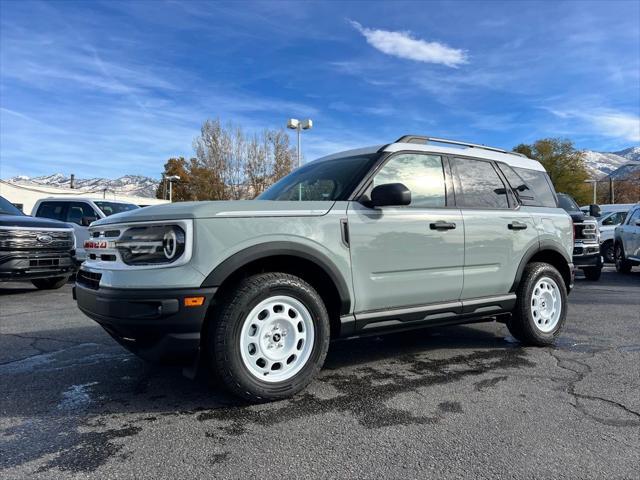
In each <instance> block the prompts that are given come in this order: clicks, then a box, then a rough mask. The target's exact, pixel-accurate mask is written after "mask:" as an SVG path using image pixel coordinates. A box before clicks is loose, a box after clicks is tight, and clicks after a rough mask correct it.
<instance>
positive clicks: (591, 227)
mask: <svg viewBox="0 0 640 480" xmlns="http://www.w3.org/2000/svg"><path fill="white" fill-rule="evenodd" d="M573 228H574V232H575V239H576V240H583V241H585V240H586V241H591V242H596V241H597V239H598V229H597V224H596V223H595V222H593V223H592V222H585V223H576V224H574V226H573Z"/></svg>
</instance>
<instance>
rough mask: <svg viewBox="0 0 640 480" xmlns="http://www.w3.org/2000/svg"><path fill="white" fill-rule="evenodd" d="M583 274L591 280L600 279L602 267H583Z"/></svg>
mask: <svg viewBox="0 0 640 480" xmlns="http://www.w3.org/2000/svg"><path fill="white" fill-rule="evenodd" d="M582 271H583V272H584V276H585V278H586V279H587V280H590V281H592V282H595V281H598V280H600V276H601V275H602V267H587V268H583V269H582Z"/></svg>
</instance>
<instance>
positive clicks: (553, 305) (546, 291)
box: [531, 277, 562, 333]
mask: <svg viewBox="0 0 640 480" xmlns="http://www.w3.org/2000/svg"><path fill="white" fill-rule="evenodd" d="M561 314H562V296H561V295H560V289H559V288H558V284H557V283H556V282H555V280H553V279H552V278H549V277H542V278H540V279H539V280H538V281H537V283H536V285H535V287H533V292H532V294H531V316H532V317H533V323H534V324H535V326H536V328H537V329H538V330H540V331H541V332H544V333H549V332H551V331H552V330H553V329H554V328H555V327H556V325H557V324H558V320H560V315H561Z"/></svg>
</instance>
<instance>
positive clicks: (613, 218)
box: [602, 212, 627, 226]
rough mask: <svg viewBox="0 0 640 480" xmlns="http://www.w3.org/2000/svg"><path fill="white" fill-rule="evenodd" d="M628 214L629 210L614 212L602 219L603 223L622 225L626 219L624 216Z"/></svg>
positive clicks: (604, 224) (605, 224)
mask: <svg viewBox="0 0 640 480" xmlns="http://www.w3.org/2000/svg"><path fill="white" fill-rule="evenodd" d="M626 216H627V212H614V213H612V214H610V215H609V216H608V217H606V218H604V219H603V220H602V225H603V226H613V225H620V224H621V223H622V222H623V221H624V218H625V217H626Z"/></svg>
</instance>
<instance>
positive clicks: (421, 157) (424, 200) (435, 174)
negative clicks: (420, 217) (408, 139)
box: [372, 153, 446, 208]
mask: <svg viewBox="0 0 640 480" xmlns="http://www.w3.org/2000/svg"><path fill="white" fill-rule="evenodd" d="M386 183H402V184H403V185H404V186H405V187H407V188H408V189H409V191H410V192H411V203H410V204H409V206H410V207H416V208H432V207H444V206H445V203H446V189H445V183H444V171H443V169H442V157H440V156H438V155H425V154H421V153H402V154H399V155H396V156H394V157H392V158H391V159H390V160H389V161H388V162H387V163H386V164H385V165H384V166H383V167H382V168H381V169H380V171H379V172H378V173H377V174H376V176H375V177H374V178H373V185H372V188H373V187H377V186H378V185H384V184H386Z"/></svg>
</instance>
